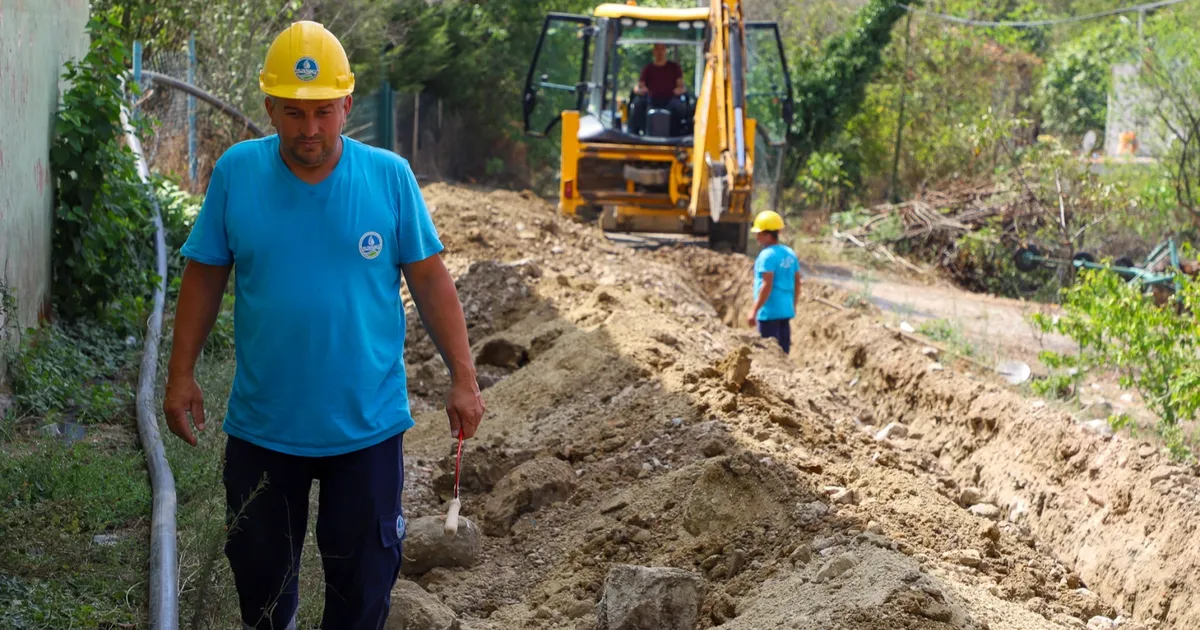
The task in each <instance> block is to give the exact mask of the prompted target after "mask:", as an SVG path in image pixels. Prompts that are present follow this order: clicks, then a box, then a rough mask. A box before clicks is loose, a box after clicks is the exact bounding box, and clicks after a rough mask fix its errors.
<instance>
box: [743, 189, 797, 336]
mask: <svg viewBox="0 0 1200 630" xmlns="http://www.w3.org/2000/svg"><path fill="white" fill-rule="evenodd" d="M782 229H783V217H781V216H779V214H778V213H776V212H773V211H771V210H767V211H764V212H761V213H759V215H758V216H756V217H755V218H754V227H752V228H751V229H750V231H751V232H753V233H754V235H755V238H756V239H757V240H758V244H759V245H762V247H763V249H762V251H761V252H759V254H758V258H757V259H756V260H755V261H754V295H755V300H754V310H753V311H752V312H751V313H750V316H749V317H748V318H747V323H749V324H750V325H751V326H753V325H755V324H757V325H758V332H759V334H761V335H762V336H763V337H772V338H774V339H775V340H776V341H778V342H779V347H781V348H783V352H784V354H787V353H789V352H791V349H792V324H791V320H792V318H793V317H795V316H796V302H797V301H799V299H800V260H799V259H798V258H796V252H794V251H792V248H790V247H788V246H787V245H784V244H782V243H780V242H779V231H780V230H782Z"/></svg>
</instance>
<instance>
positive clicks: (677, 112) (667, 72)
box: [629, 44, 687, 136]
mask: <svg viewBox="0 0 1200 630" xmlns="http://www.w3.org/2000/svg"><path fill="white" fill-rule="evenodd" d="M686 91H687V88H686V87H685V86H684V83H683V68H681V67H680V66H679V64H678V63H675V62H674V61H671V60H669V59H667V45H666V44H655V45H654V61H652V62H650V63H648V64H646V67H644V68H642V74H641V76H640V77H638V84H637V88H636V89H635V90H634V92H635V94H636V96H635V97H634V99H633V111H632V112H631V113H630V121H629V123H630V133H633V134H636V135H641V134H642V132H643V131H645V129H646V115H647V113H649V111H650V109H651V108H654V109H665V110H667V111H669V112H671V135H672V136H678V135H680V128H679V127H680V124H681V123H682V122H683V119H684V117H685V116H686V109H687V107H686V106H685V105H684V103H683V100H682V99H680V98H679V97H680V96H682V95H683V93H684V92H686Z"/></svg>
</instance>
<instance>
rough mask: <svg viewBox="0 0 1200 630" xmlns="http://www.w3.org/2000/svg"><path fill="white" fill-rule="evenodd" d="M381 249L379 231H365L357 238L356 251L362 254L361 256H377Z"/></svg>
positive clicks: (370, 257) (381, 242)
mask: <svg viewBox="0 0 1200 630" xmlns="http://www.w3.org/2000/svg"><path fill="white" fill-rule="evenodd" d="M382 251H383V237H381V236H379V232H367V233H366V234H363V235H362V236H360V237H359V238H358V253H360V254H362V257H363V258H366V259H367V260H371V259H373V258H378V257H379V253H380V252H382Z"/></svg>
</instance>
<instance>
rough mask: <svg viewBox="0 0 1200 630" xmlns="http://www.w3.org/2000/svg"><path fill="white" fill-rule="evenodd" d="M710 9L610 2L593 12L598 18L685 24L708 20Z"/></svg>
mask: <svg viewBox="0 0 1200 630" xmlns="http://www.w3.org/2000/svg"><path fill="white" fill-rule="evenodd" d="M709 11H710V10H709V8H708V7H687V8H680V9H669V8H660V7H638V6H633V5H628V4H618V3H616V2H608V3H605V4H602V5H600V6H598V7H596V10H595V11H593V12H592V14H593V15H595V16H596V17H602V18H632V19H635V20H646V21H648V22H684V21H696V20H707V19H708V16H709Z"/></svg>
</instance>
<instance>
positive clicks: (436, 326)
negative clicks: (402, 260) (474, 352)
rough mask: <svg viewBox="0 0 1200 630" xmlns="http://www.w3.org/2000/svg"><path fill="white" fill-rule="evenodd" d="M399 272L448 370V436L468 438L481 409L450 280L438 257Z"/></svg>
mask: <svg viewBox="0 0 1200 630" xmlns="http://www.w3.org/2000/svg"><path fill="white" fill-rule="evenodd" d="M401 269H402V270H403V272H404V277H405V279H406V280H407V281H408V290H409V292H410V293H411V294H412V296H413V302H415V303H416V306H417V314H418V315H419V316H420V318H421V323H422V324H424V325H425V330H426V331H428V332H429V337H430V338H431V339H432V340H433V345H434V346H435V347H437V349H438V353H439V354H441V356H442V361H444V362H445V363H446V367H447V368H448V369H449V370H450V378H451V386H450V392H449V393H448V394H447V396H446V415H447V416H449V418H450V430H451V435H454V436H456V437H457V433H458V431H459V430H460V429H461V430H462V433H463V437H464V438H470V437H472V436H474V435H475V429H476V428H477V427H478V426H479V422H480V420H482V418H483V412H484V407H483V399H482V398H481V397H480V394H479V384H478V383H477V382H476V380H475V361H474V359H473V358H472V357H471V342H470V339H469V338H468V336H467V322H466V317H464V316H463V311H462V304H461V303H460V302H459V299H458V290H457V289H456V288H455V286H454V278H452V277H451V276H450V272H449V271H447V270H446V266H445V265H444V264H443V263H442V258H441V256H438V255H434V256H430V257H429V258H426V259H425V260H421V261H419V262H415V263H412V264H408V265H403V266H402V267H401Z"/></svg>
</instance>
